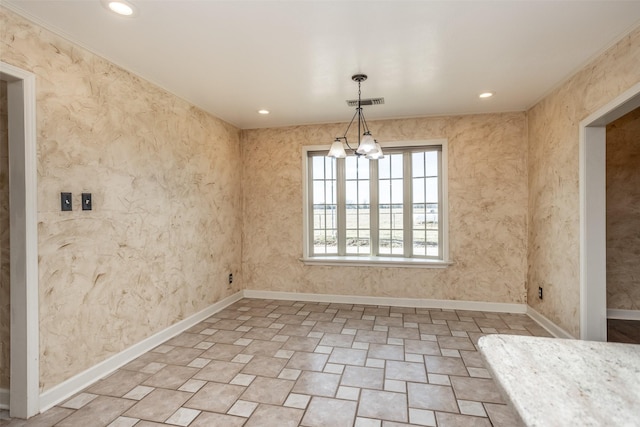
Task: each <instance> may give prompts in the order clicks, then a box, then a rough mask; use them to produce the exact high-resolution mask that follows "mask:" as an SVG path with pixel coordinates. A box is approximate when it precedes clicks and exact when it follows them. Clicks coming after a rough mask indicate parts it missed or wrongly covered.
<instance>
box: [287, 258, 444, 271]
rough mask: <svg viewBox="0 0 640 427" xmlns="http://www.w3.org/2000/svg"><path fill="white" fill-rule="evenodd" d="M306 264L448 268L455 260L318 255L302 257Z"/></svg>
mask: <svg viewBox="0 0 640 427" xmlns="http://www.w3.org/2000/svg"><path fill="white" fill-rule="evenodd" d="M300 261H302V262H303V263H304V264H305V265H333V266H340V267H412V268H447V267H449V266H451V265H453V262H448V261H440V260H432V259H425V258H403V257H397V258H396V257H368V256H367V257H364V256H345V257H340V256H317V257H311V258H300Z"/></svg>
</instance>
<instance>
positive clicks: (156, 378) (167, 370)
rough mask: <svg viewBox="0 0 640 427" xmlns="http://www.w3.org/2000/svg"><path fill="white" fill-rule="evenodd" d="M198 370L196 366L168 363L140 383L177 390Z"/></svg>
mask: <svg viewBox="0 0 640 427" xmlns="http://www.w3.org/2000/svg"><path fill="white" fill-rule="evenodd" d="M198 371H199V369H198V368H189V367H186V366H173V365H168V366H165V367H164V368H162V369H161V370H160V371H158V373H157V374H154V375H152V376H151V377H149V378H148V379H147V380H146V381H145V382H143V383H142V385H145V386H148V387H162V388H168V389H172V390H177V389H178V387H180V386H181V385H182V384H184V383H186V382H187V381H188V380H189V379H190V378H191V377H192V376H194V375H195V374H196V373H197V372H198Z"/></svg>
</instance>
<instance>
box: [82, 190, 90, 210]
mask: <svg viewBox="0 0 640 427" xmlns="http://www.w3.org/2000/svg"><path fill="white" fill-rule="evenodd" d="M91 203H92V202H91V193H82V210H83V211H90V210H91V209H92V206H91Z"/></svg>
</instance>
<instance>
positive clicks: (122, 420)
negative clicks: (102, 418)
mask: <svg viewBox="0 0 640 427" xmlns="http://www.w3.org/2000/svg"><path fill="white" fill-rule="evenodd" d="M138 421H140V420H139V419H137V418H129V417H118V418H116V419H115V420H113V421H112V422H111V423H109V424H108V425H107V427H133V426H134V425H135V424H136V423H137V422H138Z"/></svg>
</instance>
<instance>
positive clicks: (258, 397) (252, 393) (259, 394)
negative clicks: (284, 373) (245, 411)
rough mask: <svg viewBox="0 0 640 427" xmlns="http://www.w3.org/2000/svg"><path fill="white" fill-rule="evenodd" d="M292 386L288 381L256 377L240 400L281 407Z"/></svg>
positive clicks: (291, 382)
mask: <svg viewBox="0 0 640 427" xmlns="http://www.w3.org/2000/svg"><path fill="white" fill-rule="evenodd" d="M294 384H295V383H294V382H293V381H289V380H280V379H275V378H265V377H256V379H255V380H253V382H252V383H251V385H249V387H247V389H246V390H245V392H244V393H243V394H242V396H240V398H241V399H242V400H248V401H250V402H257V403H266V404H270V405H282V404H283V403H284V401H285V400H286V399H287V396H288V395H289V392H290V391H291V389H292V388H293V385H294Z"/></svg>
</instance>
